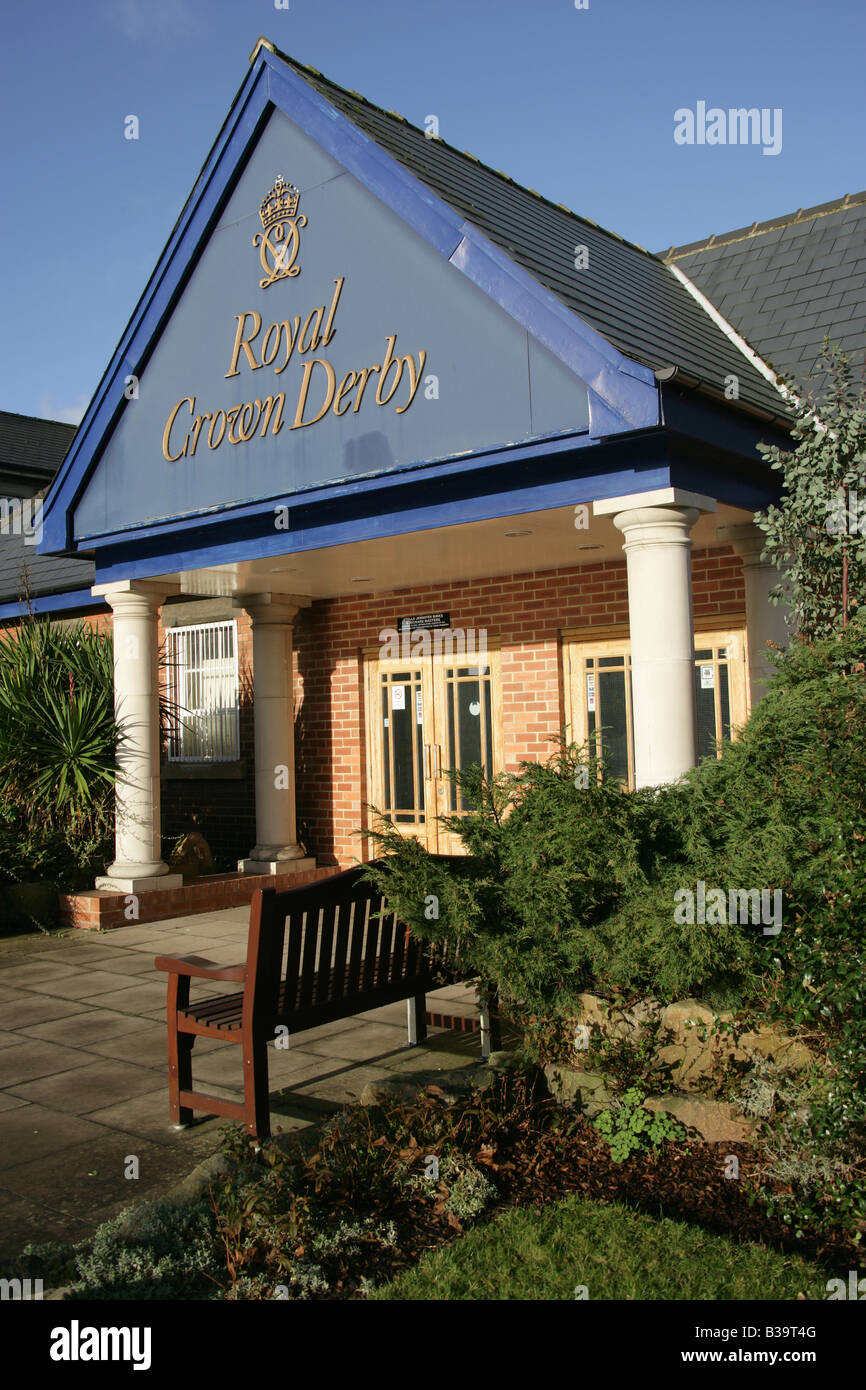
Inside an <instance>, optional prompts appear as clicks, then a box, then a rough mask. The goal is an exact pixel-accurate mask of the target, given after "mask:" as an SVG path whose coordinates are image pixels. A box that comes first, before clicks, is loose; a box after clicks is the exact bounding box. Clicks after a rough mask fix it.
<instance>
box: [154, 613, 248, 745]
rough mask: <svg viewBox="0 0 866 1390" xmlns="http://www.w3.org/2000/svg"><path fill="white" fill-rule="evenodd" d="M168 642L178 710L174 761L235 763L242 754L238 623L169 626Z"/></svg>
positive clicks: (173, 728) (173, 698) (170, 681)
mask: <svg viewBox="0 0 866 1390" xmlns="http://www.w3.org/2000/svg"><path fill="white" fill-rule="evenodd" d="M166 647H167V658H168V693H169V698H170V699H171V701H172V704H173V706H174V714H175V717H174V719H173V720H172V722H171V733H170V736H169V746H168V757H169V762H177V763H188V762H215V763H216V762H233V761H234V760H235V759H236V758H238V757H239V727H238V634H237V622H236V621H235V620H234V619H229V620H228V621H227V622H223V623H206V624H204V625H200V626H197V627H174V628H169V630H168V632H167V633H166Z"/></svg>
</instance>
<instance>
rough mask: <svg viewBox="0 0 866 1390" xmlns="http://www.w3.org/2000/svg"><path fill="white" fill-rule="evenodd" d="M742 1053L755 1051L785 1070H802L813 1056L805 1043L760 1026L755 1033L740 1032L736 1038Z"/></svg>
mask: <svg viewBox="0 0 866 1390" xmlns="http://www.w3.org/2000/svg"><path fill="white" fill-rule="evenodd" d="M738 1043H739V1048H740V1050H741V1052H742V1054H743V1055H744V1056H746V1057H748V1056H749V1055H750V1054H751V1053H755V1052H757V1053H758V1054H759V1055H760V1056H761V1057H764V1058H766V1059H767V1060H768V1061H772V1062H775V1063H776V1065H777V1066H779V1067H783V1068H784V1069H785V1070H787V1071H802V1070H803V1068H805V1067H808V1066H810V1065H811V1064H812V1063H813V1062H814V1060H815V1058H814V1056H813V1054H812V1052H811V1051H810V1049H809V1048H808V1047H807V1046H806V1044H805V1043H801V1042H797V1040H796V1039H795V1038H788V1037H785V1036H784V1034H781V1033H777V1032H775V1031H774V1030H773V1029H772V1028H760V1029H759V1030H758V1031H757V1032H756V1033H742V1034H741V1035H740V1038H739V1039H738Z"/></svg>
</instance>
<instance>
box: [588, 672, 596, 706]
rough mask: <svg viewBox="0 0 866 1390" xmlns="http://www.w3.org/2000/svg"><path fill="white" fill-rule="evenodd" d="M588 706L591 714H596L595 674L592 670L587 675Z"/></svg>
mask: <svg viewBox="0 0 866 1390" xmlns="http://www.w3.org/2000/svg"><path fill="white" fill-rule="evenodd" d="M586 708H587V710H588V711H589V713H590V714H595V676H594V675H592V674H591V673H590V672H587V676H586Z"/></svg>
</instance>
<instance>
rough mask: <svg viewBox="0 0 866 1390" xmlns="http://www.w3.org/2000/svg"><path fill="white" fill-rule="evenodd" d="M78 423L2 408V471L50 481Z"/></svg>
mask: <svg viewBox="0 0 866 1390" xmlns="http://www.w3.org/2000/svg"><path fill="white" fill-rule="evenodd" d="M75 430H76V426H75V425H66V424H64V423H63V422H62V421H60V420H39V419H37V418H35V417H34V416H32V415H14V414H12V413H11V412H10V411H8V410H0V473H5V474H17V475H19V476H20V477H21V478H26V479H28V480H29V481H33V482H36V483H39V482H43V481H44V482H50V481H51V479H52V478H53V477H54V474H55V473H56V472H57V470H58V468H59V467H60V465H61V463H62V462H63V458H64V455H65V453H66V451H67V449H68V448H69V446H70V444H71V443H72V440H73V438H74V436H75Z"/></svg>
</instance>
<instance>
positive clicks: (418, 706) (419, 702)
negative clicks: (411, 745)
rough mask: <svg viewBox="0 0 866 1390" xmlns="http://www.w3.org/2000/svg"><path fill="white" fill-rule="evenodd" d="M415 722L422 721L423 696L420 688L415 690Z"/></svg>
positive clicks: (419, 722)
mask: <svg viewBox="0 0 866 1390" xmlns="http://www.w3.org/2000/svg"><path fill="white" fill-rule="evenodd" d="M415 723H416V724H423V723H424V697H423V695H422V694H421V691H420V690H416V691H415Z"/></svg>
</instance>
